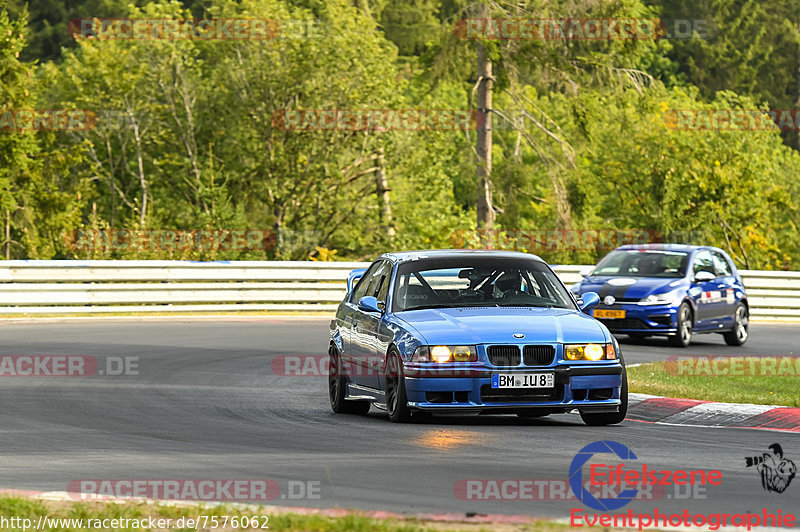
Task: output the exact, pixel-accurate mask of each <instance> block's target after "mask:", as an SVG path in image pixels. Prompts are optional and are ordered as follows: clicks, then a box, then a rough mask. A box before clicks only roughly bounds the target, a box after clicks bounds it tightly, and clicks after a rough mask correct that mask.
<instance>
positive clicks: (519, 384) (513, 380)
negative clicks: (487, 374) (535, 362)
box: [492, 372, 555, 388]
mask: <svg viewBox="0 0 800 532" xmlns="http://www.w3.org/2000/svg"><path fill="white" fill-rule="evenodd" d="M554 378H555V374H554V373H552V372H550V373H494V374H492V388H552V387H553V385H554Z"/></svg>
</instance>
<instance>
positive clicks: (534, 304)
mask: <svg viewBox="0 0 800 532" xmlns="http://www.w3.org/2000/svg"><path fill="white" fill-rule="evenodd" d="M497 306H498V307H534V308H556V307H555V305H544V304H541V305H537V304H536V303H503V304H500V303H497ZM558 308H563V307H558Z"/></svg>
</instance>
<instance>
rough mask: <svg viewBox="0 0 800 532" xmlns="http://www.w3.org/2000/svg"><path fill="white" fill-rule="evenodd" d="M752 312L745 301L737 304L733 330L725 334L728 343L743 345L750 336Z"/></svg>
mask: <svg viewBox="0 0 800 532" xmlns="http://www.w3.org/2000/svg"><path fill="white" fill-rule="evenodd" d="M749 327H750V313H749V312H747V307H746V306H745V305H744V304H743V303H739V304H738V305H736V313H735V314H734V315H733V330H732V331H729V332H726V333H725V334H723V335H722V336H723V338H725V343H726V344H728V345H742V344H744V343H745V342H746V341H747V337H748V336H750V331H749Z"/></svg>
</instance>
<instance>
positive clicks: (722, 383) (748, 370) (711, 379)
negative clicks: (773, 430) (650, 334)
mask: <svg viewBox="0 0 800 532" xmlns="http://www.w3.org/2000/svg"><path fill="white" fill-rule="evenodd" d="M799 366H800V358H795V357H716V356H715V357H677V358H676V359H675V360H667V361H665V362H652V363H649V364H642V365H640V366H634V367H629V368H628V389H629V390H630V392H632V393H646V394H652V395H661V396H665V397H677V398H685V399H702V400H705V401H719V402H723V403H753V404H759V405H776V406H792V407H800V395H798V393H797V382H798V374H799V373H800V367H799Z"/></svg>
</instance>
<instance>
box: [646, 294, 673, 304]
mask: <svg viewBox="0 0 800 532" xmlns="http://www.w3.org/2000/svg"><path fill="white" fill-rule="evenodd" d="M673 299H674V298H673V295H672V292H666V293H664V294H650V295H649V296H647V297H646V298H644V299H640V300H639V304H640V305H672V301H673Z"/></svg>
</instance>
